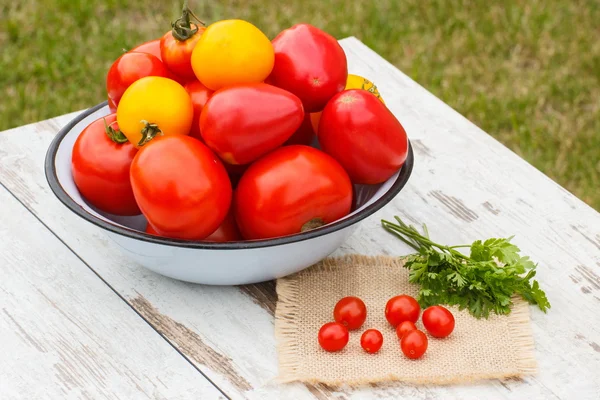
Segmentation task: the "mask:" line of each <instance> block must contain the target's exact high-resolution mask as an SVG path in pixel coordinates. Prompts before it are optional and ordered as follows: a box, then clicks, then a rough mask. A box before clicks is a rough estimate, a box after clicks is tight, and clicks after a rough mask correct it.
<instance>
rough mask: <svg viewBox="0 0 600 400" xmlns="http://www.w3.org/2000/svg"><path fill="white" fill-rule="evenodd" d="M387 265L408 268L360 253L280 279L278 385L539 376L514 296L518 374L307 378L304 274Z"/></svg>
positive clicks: (525, 317)
mask: <svg viewBox="0 0 600 400" xmlns="http://www.w3.org/2000/svg"><path fill="white" fill-rule="evenodd" d="M381 264H384V265H387V266H389V267H390V268H400V267H402V266H403V265H404V260H403V259H402V258H400V257H389V256H374V257H371V256H365V255H359V254H350V255H346V256H342V257H329V258H326V259H325V260H323V261H321V262H320V263H318V264H316V265H314V266H312V267H310V268H308V269H306V270H304V271H300V272H298V273H297V274H294V275H291V276H288V277H284V278H280V279H278V280H277V288H276V290H277V297H278V300H277V306H276V309H275V320H276V322H275V339H276V342H277V353H278V357H279V375H278V376H277V378H276V382H279V383H289V382H304V383H311V384H317V383H324V384H328V385H344V384H346V385H351V386H357V385H364V384H370V383H384V382H391V381H398V382H405V383H410V384H419V385H422V384H438V385H450V384H458V383H472V382H474V381H478V380H485V379H508V378H519V377H522V376H525V375H533V374H536V373H537V361H536V359H535V344H534V341H533V332H532V329H531V321H530V315H529V305H528V303H527V302H525V301H524V300H523V299H521V298H520V297H517V296H515V297H513V299H512V300H513V303H514V305H513V309H512V311H511V313H510V314H509V315H507V316H506V317H505V318H508V323H509V329H510V332H511V337H510V338H507V340H511V341H514V343H515V345H516V346H517V347H518V348H519V349H520V351H519V352H518V358H517V369H518V372H517V373H513V374H506V375H502V374H473V373H472V374H468V375H466V374H465V375H455V376H452V377H448V378H446V377H434V378H419V379H412V378H408V379H407V378H406V377H401V376H397V375H396V374H390V375H388V376H385V377H381V378H380V379H364V380H352V381H346V380H329V379H327V380H319V379H315V378H313V377H303V376H300V375H299V374H298V370H299V367H300V361H301V360H300V354H298V329H296V326H297V317H298V308H299V307H300V304H299V303H298V301H297V299H298V290H299V288H298V278H299V277H300V276H302V274H315V273H318V272H320V271H332V270H336V269H341V268H348V267H352V266H357V265H360V266H363V267H368V266H373V265H381Z"/></svg>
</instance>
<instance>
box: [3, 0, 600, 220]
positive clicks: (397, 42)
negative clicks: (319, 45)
mask: <svg viewBox="0 0 600 400" xmlns="http://www.w3.org/2000/svg"><path fill="white" fill-rule="evenodd" d="M181 3H182V2H181V1H179V0H177V1H157V0H130V1H125V0H121V1H117V0H37V1H35V0H21V1H13V0H0V49H1V56H0V88H2V100H0V130H4V129H8V128H11V127H15V126H19V125H23V124H26V123H30V122H35V121H38V120H41V119H45V118H49V117H53V116H56V115H60V114H64V113H67V112H71V111H75V110H79V109H83V108H86V107H89V106H91V105H94V104H96V103H98V102H100V101H103V100H105V98H106V96H105V86H104V85H105V83H104V82H105V81H104V79H105V74H106V72H107V70H108V68H109V67H110V65H111V63H112V62H113V60H114V59H116V58H117V57H118V56H119V55H120V54H121V52H122V49H130V48H132V47H134V46H135V45H136V44H139V43H141V42H143V41H146V40H150V39H154V38H158V37H160V36H161V35H162V34H163V33H164V32H166V31H167V30H168V29H169V27H170V25H169V24H170V21H171V20H174V19H175V18H176V17H177V16H178V15H179V12H180V9H181ZM189 3H190V6H191V7H192V9H193V10H195V12H196V14H197V15H198V16H199V17H200V18H201V19H203V20H204V21H207V22H210V21H215V20H218V19H223V18H243V19H247V20H249V21H251V22H253V23H254V24H255V25H257V26H258V27H259V28H261V29H262V30H263V31H264V32H265V33H266V34H267V35H268V36H269V37H271V38H272V37H274V35H276V34H277V33H278V32H279V31H280V30H282V29H285V28H287V27H289V26H291V25H292V24H294V23H298V22H310V23H312V24H313V25H316V26H318V27H320V28H322V29H325V30H326V31H328V32H329V33H331V34H333V35H334V36H335V37H337V38H342V37H345V36H350V35H353V36H356V37H358V38H359V39H360V40H362V41H363V42H364V43H365V44H367V45H368V46H370V47H371V48H373V49H374V50H375V51H377V52H378V53H380V54H381V55H382V56H383V57H385V58H387V59H388V60H389V61H391V62H392V63H393V64H395V65H396V66H397V67H398V68H400V69H401V70H402V71H403V72H405V73H406V74H408V75H409V76H411V77H412V78H413V79H415V80H416V81H417V82H419V83H420V84H421V85H423V86H424V87H425V88H427V89H428V90H430V91H431V92H432V93H434V94H435V95H436V96H438V97H439V98H441V99H442V100H443V101H445V102H446V103H448V104H449V105H450V106H452V107H453V108H455V109H456V110H458V111H459V112H460V113H462V114H463V115H465V116H466V117H467V118H469V119H470V120H471V121H473V122H474V123H475V124H477V125H478V126H480V127H481V128H483V129H484V130H485V131H487V132H488V133H490V134H491V135H493V136H494V137H496V138H498V139H499V140H500V141H501V142H503V143H504V144H506V145H507V146H508V147H510V148H511V149H512V150H514V151H516V152H517V153H518V154H519V155H521V156H522V157H523V158H525V159H526V160H527V161H529V162H530V163H532V164H533V165H534V166H536V167H537V168H539V169H540V170H542V171H543V172H544V173H545V174H547V175H549V176H550V177H551V178H552V179H554V180H555V181H557V182H558V183H560V184H561V185H563V186H564V187H566V188H567V189H568V190H570V191H571V192H573V193H574V194H576V195H577V196H578V197H579V198H581V199H582V200H584V201H585V202H587V203H588V204H590V205H592V206H593V207H595V208H596V209H597V210H600V190H599V188H600V1H598V0H587V1H586V0H521V1H519V0H506V1H497V2H488V1H484V0H481V1H467V0H455V1H451V0H447V1H444V0H435V1H421V0H350V1H349V0H303V1H300V0H298V1H286V2H274V1H269V0H237V1H236V0H232V1H203V0H191V1H190V2H189ZM376 83H377V82H376Z"/></svg>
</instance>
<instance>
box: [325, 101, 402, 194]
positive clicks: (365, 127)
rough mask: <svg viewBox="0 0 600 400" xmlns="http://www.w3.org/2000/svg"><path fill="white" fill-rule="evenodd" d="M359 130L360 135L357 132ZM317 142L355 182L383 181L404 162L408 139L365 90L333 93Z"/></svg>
mask: <svg viewBox="0 0 600 400" xmlns="http://www.w3.org/2000/svg"><path fill="white" fill-rule="evenodd" d="M357 132H360V134H357ZM318 135H319V143H320V144H321V148H322V149H323V151H324V152H326V153H327V154H329V155H331V156H332V157H333V158H335V159H336V160H338V161H339V163H340V164H342V166H343V167H344V169H346V171H348V175H350V178H351V179H352V182H354V183H360V184H377V183H381V182H384V181H385V180H387V179H388V178H390V177H391V176H392V175H393V174H394V173H396V172H397V171H398V170H399V169H400V167H402V165H403V164H404V161H405V160H406V156H407V154H408V138H407V136H406V132H405V131H404V128H403V127H402V125H401V124H400V122H398V120H397V119H396V117H395V116H394V114H392V112H391V111H390V110H388V108H387V107H386V106H385V105H384V104H383V103H382V102H381V101H380V100H379V99H378V98H377V97H375V96H373V95H372V94H371V93H369V92H368V91H366V90H362V89H351V90H345V91H343V92H341V93H339V94H337V95H335V96H334V97H333V98H332V99H331V101H330V102H329V103H327V106H326V107H325V109H324V110H323V113H322V115H321V120H320V122H319V132H318Z"/></svg>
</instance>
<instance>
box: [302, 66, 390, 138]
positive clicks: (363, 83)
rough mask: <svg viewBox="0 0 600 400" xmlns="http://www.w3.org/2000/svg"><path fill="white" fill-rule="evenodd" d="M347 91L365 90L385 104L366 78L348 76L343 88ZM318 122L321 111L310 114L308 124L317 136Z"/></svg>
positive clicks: (372, 84) (373, 85)
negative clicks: (309, 123)
mask: <svg viewBox="0 0 600 400" xmlns="http://www.w3.org/2000/svg"><path fill="white" fill-rule="evenodd" d="M348 89H363V90H366V91H367V92H370V93H373V95H374V96H375V97H377V98H378V99H379V101H381V102H382V103H383V104H385V101H383V98H382V97H381V94H379V90H377V86H375V84H374V83H373V82H371V81H370V80H368V79H367V78H363V77H362V76H359V75H352V74H348V78H347V79H346V87H345V88H344V90H348ZM320 120H321V111H318V112H314V113H311V114H310V122H311V124H312V127H313V130H314V131H315V134H317V133H318V132H319V131H318V128H319V121H320Z"/></svg>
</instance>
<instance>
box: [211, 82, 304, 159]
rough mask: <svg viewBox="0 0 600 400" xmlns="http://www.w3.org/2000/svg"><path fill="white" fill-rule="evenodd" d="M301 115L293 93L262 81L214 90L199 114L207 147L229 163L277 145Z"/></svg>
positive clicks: (289, 135) (295, 127) (251, 156)
mask: <svg viewBox="0 0 600 400" xmlns="http://www.w3.org/2000/svg"><path fill="white" fill-rule="evenodd" d="M303 118H304V112H303V111H302V103H301V102H300V99H298V98H297V97H296V96H294V95H293V94H291V93H289V92H286V91H285V90H283V89H280V88H278V87H275V86H271V85H267V84H265V83H250V84H240V85H235V86H231V87H228V88H224V89H221V90H218V91H216V92H215V93H214V94H213V95H212V96H211V98H210V99H209V100H208V102H207V103H206V105H205V106H204V109H203V110H202V115H201V116H200V132H201V133H202V138H203V139H204V142H205V143H206V145H207V146H208V147H210V148H211V149H212V150H213V151H214V152H215V153H217V155H218V156H219V157H221V159H222V160H224V161H225V162H227V163H229V164H248V163H250V162H252V161H254V160H256V159H257V158H259V157H261V156H263V155H265V154H267V153H268V152H270V151H271V150H274V149H275V148H277V147H279V146H281V145H282V144H283V143H284V142H285V141H286V140H288V139H289V138H290V137H291V136H292V135H293V134H294V132H295V131H296V129H298V127H299V126H300V124H301V123H302V120H303Z"/></svg>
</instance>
